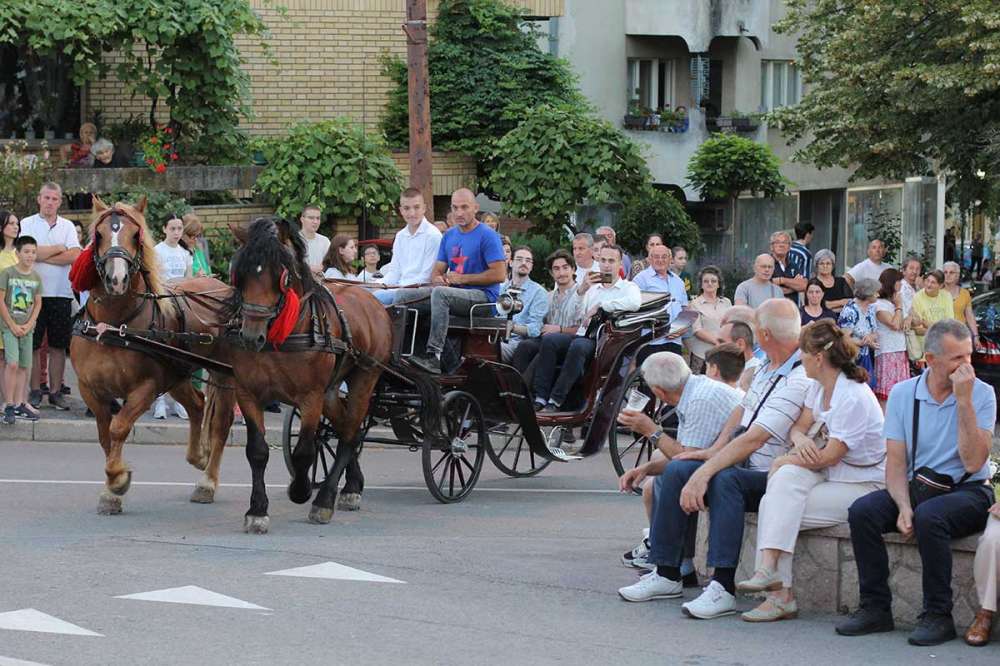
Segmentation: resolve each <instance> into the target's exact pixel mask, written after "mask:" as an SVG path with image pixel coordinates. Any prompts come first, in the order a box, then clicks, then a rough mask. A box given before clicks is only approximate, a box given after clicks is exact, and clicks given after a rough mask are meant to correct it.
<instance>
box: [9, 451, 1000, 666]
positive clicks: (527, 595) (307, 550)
mask: <svg viewBox="0 0 1000 666" xmlns="http://www.w3.org/2000/svg"><path fill="white" fill-rule="evenodd" d="M126 453H127V459H128V460H129V461H130V462H131V464H132V467H133V469H134V470H135V476H134V483H133V486H132V489H131V490H130V492H129V494H128V496H127V498H126V502H125V513H124V514H122V515H120V516H111V517H109V516H99V515H97V514H96V512H95V507H96V502H97V495H98V492H99V490H100V484H101V482H102V477H103V473H102V466H103V455H102V454H101V452H100V450H99V447H97V446H96V445H81V444H48V443H41V442H10V441H2V440H0V571H2V576H0V626H4V623H5V622H6V624H7V625H10V624H11V623H12V622H14V621H17V620H20V621H23V622H25V623H27V624H28V625H30V624H31V622H32V621H34V620H36V619H37V618H38V617H44V616H40V615H38V614H37V613H30V612H28V611H26V609H35V610H36V611H38V612H40V613H44V614H46V615H49V616H53V617H55V618H58V619H59V620H62V621H64V622H68V623H72V625H75V626H77V627H80V628H82V629H85V630H87V631H89V632H93V633H96V634H100V636H91V635H87V636H84V635H65V634H53V633H39V632H32V631H24V630H14V629H2V628H0V666H5V665H7V664H17V663H19V662H18V661H15V660H23V661H29V662H35V663H41V664H49V665H52V666H55V665H63V664H72V665H90V664H95V665H97V664H111V663H114V664H130V665H131V664H196V663H197V664H309V663H325V664H358V663H361V664H390V663H392V664H505V665H510V664H536V663H538V664H543V663H544V664H549V663H573V664H610V663H616V664H617V663H622V664H647V663H648V664H683V665H685V666H694V665H698V664H768V665H770V664H796V665H799V666H800V665H801V664H802V663H809V664H810V666H812V665H815V664H833V663H836V664H855V663H869V664H870V663H877V664H896V663H899V664H902V663H906V664H911V665H912V664H919V663H947V664H997V663H1000V646H990V647H987V648H985V649H979V650H977V649H973V648H969V647H967V646H965V645H964V644H963V643H960V642H958V641H955V642H952V643H951V644H948V645H945V646H941V647H938V648H934V649H926V648H913V647H910V646H908V645H907V644H906V642H905V633H904V632H902V631H899V632H896V633H895V634H889V635H885V634H882V635H878V636H875V637H869V638H856V639H848V638H842V637H838V636H836V635H835V634H834V633H833V622H834V621H835V620H836V618H834V617H829V616H819V615H811V614H804V615H803V616H802V617H801V618H800V619H798V620H795V621H790V622H784V623H779V624H774V625H765V626H759V625H757V626H755V625H749V624H746V623H743V622H741V621H740V620H739V619H738V617H728V618H723V619H718V620H714V621H707V622H706V621H698V620H691V619H687V618H684V617H682V616H681V614H680V610H679V606H680V602H679V601H658V602H651V603H646V604H627V603H625V602H623V601H621V600H620V598H619V597H618V595H617V593H616V590H617V588H618V587H619V586H621V585H624V584H628V583H630V582H632V581H634V580H635V574H634V573H633V571H632V570H629V569H625V568H624V567H622V566H621V565H620V564H619V563H618V556H619V554H620V553H621V552H622V551H624V550H625V549H626V548H628V547H630V546H631V545H633V543H634V542H635V541H636V540H637V536H638V535H639V531H640V529H641V527H642V526H643V516H642V511H641V506H640V504H639V502H638V500H637V498H634V497H626V496H621V495H619V494H617V493H615V492H613V484H614V478H613V474H612V471H611V466H610V461H609V460H608V459H607V458H606V457H603V456H599V457H598V458H597V459H592V460H586V461H581V462H575V463H569V464H563V465H552V466H550V468H549V469H547V470H545V471H544V472H543V473H542V475H541V476H539V477H537V478H534V479H525V480H508V479H505V478H501V476H500V475H499V474H498V473H497V472H496V471H495V470H493V469H492V468H491V467H490V466H489V462H488V461H487V462H486V464H485V466H484V472H483V478H482V480H481V481H480V484H479V486H478V487H477V489H476V491H475V492H474V493H473V495H472V496H471V497H470V498H468V499H467V500H466V501H465V502H463V503H460V504H456V505H450V506H444V505H441V504H438V503H437V502H435V501H434V500H433V499H432V498H431V497H430V495H429V493H428V492H427V490H426V489H425V488H424V487H423V481H422V476H421V472H420V465H419V457H418V455H417V454H411V453H409V452H407V451H405V450H388V451H367V452H366V453H365V457H364V460H363V464H364V469H365V471H366V475H367V482H368V487H367V489H366V492H365V499H364V504H363V507H362V510H361V511H360V512H358V513H337V514H336V515H335V517H334V521H333V522H332V523H331V524H330V525H327V526H317V525H312V524H309V523H308V522H307V521H306V520H305V518H306V514H307V510H308V506H297V505H293V504H291V503H290V502H289V501H288V499H287V498H286V497H285V493H284V484H285V482H286V480H287V477H286V474H285V471H284V469H283V464H282V461H281V458H280V452H278V451H274V452H272V454H273V455H272V458H271V466H270V469H269V473H268V481H269V483H270V484H274V485H273V487H271V488H269V494H270V497H271V532H270V534H268V535H265V536H250V535H247V534H244V533H243V531H242V517H243V513H244V512H245V510H246V506H247V499H248V494H249V488H248V486H247V485H246V484H247V481H248V479H249V471H248V468H247V465H246V461H245V460H244V458H243V450H242V449H238V448H236V449H229V450H228V451H227V458H226V460H225V462H224V465H223V473H222V480H223V483H224V484H232V485H225V486H224V487H223V488H221V489H220V492H219V495H218V500H217V502H216V503H215V504H213V505H207V506H205V505H194V504H190V503H189V502H188V499H187V498H188V495H189V493H190V490H191V488H192V487H193V484H194V482H195V481H196V480H197V478H198V476H199V475H198V473H197V472H196V471H195V470H193V469H191V468H189V467H188V466H187V465H186V464H185V463H184V460H183V449H182V448H181V447H177V446H152V445H151V446H133V447H131V448H130V449H128V450H127V452H126ZM326 562H335V563H337V564H339V565H344V566H346V567H352V568H354V569H358V570H362V571H364V572H368V573H370V574H376V575H378V576H383V577H389V578H392V579H396V580H399V581H403V582H404V584H398V583H389V582H373V581H366V580H343V579H322V578H304V577H288V576H273V575H265V574H267V573H269V572H275V571H279V570H286V569H291V568H297V567H306V566H312V565H319V564H323V563H326ZM188 586H196V587H197V588H201V589H202V590H207V591H210V592H201V593H198V591H197V590H194V591H193V592H192V591H191V590H190V589H189V590H188V592H189V593H191V594H195V593H197V594H201V595H202V596H204V595H206V594H210V593H215V594H218V595H226V596H227V597H231V598H233V599H235V600H239V602H245V603H246V604H253V605H256V606H259V607H261V608H260V609H253V608H232V607H219V606H209V605H191V604H180V603H163V602H157V601H147V600H136V599H122V598H117V597H120V596H126V595H134V594H139V593H146V592H152V591H160V590H171V589H174V588H187V587H188ZM692 596H694V593H693V592H692V591H689V593H688V597H689V598H690V597H692ZM228 603H230V604H236V605H239V603H238V602H237V601H229V602H228ZM753 603H754V602H753V600H751V599H744V600H742V605H743V606H744V607H750V606H752V605H753ZM18 611H22V612H21V613H18Z"/></svg>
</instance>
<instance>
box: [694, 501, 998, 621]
mask: <svg viewBox="0 0 1000 666" xmlns="http://www.w3.org/2000/svg"><path fill="white" fill-rule="evenodd" d="M707 518H708V514H707V513H702V514H701V515H700V516H699V519H698V540H697V548H696V553H695V567H696V568H697V570H698V573H699V575H702V576H706V574H707V569H708V568H707V566H706V564H705V562H706V557H707V555H708V520H707ZM978 540H979V536H978V535H974V536H970V537H966V538H964V539H956V540H955V541H954V542H952V546H951V549H952V583H951V585H952V590H954V592H955V609H954V617H955V625H956V627H957V629H958V631H959V633H960V634H962V633H963V632H965V630H966V629H967V628H968V626H969V624H970V623H971V622H972V618H973V616H974V615H975V613H976V611H977V610H978V609H979V599H978V597H977V596H976V585H975V581H974V580H973V576H972V563H973V559H974V558H975V555H976V545H977V544H978ZM885 541H886V545H887V547H888V551H889V571H890V574H889V585H890V588H891V589H892V614H893V617H894V618H895V619H896V623H897V625H899V626H901V627H912V626H913V625H914V624H915V623H916V621H917V615H918V614H919V613H920V611H921V609H922V607H923V591H922V590H923V586H922V583H921V573H920V572H921V563H920V553H919V552H918V550H917V546H916V543H915V542H907V541H905V540H904V539H903V538H902V537H901V536H900V535H898V534H886V535H885ZM756 548H757V514H755V513H748V514H747V516H746V524H745V530H744V535H743V548H742V551H741V553H740V564H739V568H738V569H737V572H736V580H738V581H740V580H746V579H747V578H750V577H751V576H752V575H753V567H754V560H755V557H756ZM793 574H794V583H793V589H794V592H795V598H796V600H797V601H798V605H799V609H800V610H803V611H816V612H821V613H847V612H848V611H852V610H854V609H856V608H857V607H858V569H857V566H856V565H855V563H854V551H853V549H852V548H851V532H850V529H849V528H848V526H847V525H846V524H845V525H838V526H836V527H828V528H823V529H816V530H807V531H805V532H800V533H799V540H798V542H797V543H796V546H795V564H794V568H793ZM993 637H994V638H1000V622H997V623H994V625H993Z"/></svg>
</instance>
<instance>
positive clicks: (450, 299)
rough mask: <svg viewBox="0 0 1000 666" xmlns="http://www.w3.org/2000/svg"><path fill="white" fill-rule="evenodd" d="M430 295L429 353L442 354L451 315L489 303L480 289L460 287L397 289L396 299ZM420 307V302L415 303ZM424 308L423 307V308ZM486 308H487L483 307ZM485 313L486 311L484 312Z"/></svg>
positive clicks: (460, 313)
mask: <svg viewBox="0 0 1000 666" xmlns="http://www.w3.org/2000/svg"><path fill="white" fill-rule="evenodd" d="M428 296H430V299H431V301H430V313H431V331H430V335H429V336H428V338H427V353H428V354H440V353H441V350H442V349H444V340H445V338H447V337H448V320H449V318H450V316H451V315H453V314H454V315H459V316H462V317H467V316H469V310H470V309H471V308H472V306H473V305H476V304H478V303H489V302H490V301H489V300H488V299H487V298H486V294H485V293H483V292H482V291H481V290H479V289H461V288H459V287H420V288H419V289H397V290H396V301H397V302H402V301H413V300H417V299H421V298H427V297H428ZM415 305H416V307H420V305H419V304H415ZM421 309H423V308H421ZM483 309H484V310H485V308H483ZM484 314H485V313H484Z"/></svg>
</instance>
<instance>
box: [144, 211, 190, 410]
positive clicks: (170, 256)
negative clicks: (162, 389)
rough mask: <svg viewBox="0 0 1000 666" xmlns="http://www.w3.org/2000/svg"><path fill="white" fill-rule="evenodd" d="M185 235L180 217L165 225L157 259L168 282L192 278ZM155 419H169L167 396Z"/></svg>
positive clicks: (159, 401)
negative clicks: (183, 245) (185, 247)
mask: <svg viewBox="0 0 1000 666" xmlns="http://www.w3.org/2000/svg"><path fill="white" fill-rule="evenodd" d="M183 235H184V222H183V221H181V219H180V218H179V217H176V216H174V217H171V218H170V219H169V220H167V223H166V224H165V225H163V236H164V238H163V240H162V241H161V242H159V243H157V244H156V247H155V248H154V249H155V250H156V258H157V260H158V261H159V262H160V275H161V276H162V277H163V279H165V280H167V281H173V280H181V279H183V278H186V277H191V265H192V260H191V253H189V252H188V251H187V250H185V249H184V248H183V247H182V246H181V244H180V241H181V236H183ZM171 402H172V403H173V406H174V413H175V414H177V416H178V417H179V418H182V419H186V418H187V417H188V415H187V411H186V410H185V409H184V407H183V406H182V405H181V404H180V403H179V402H174V401H173V400H171ZM153 418H154V419H165V418H167V396H166V394H164V395H161V396H158V397H157V398H156V402H154V403H153Z"/></svg>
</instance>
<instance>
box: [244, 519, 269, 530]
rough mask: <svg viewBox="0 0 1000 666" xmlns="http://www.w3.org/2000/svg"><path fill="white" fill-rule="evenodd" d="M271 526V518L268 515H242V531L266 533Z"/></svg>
mask: <svg viewBox="0 0 1000 666" xmlns="http://www.w3.org/2000/svg"><path fill="white" fill-rule="evenodd" d="M270 527H271V519H270V518H269V517H268V516H244V517H243V531H244V532H246V533H247V534H267V530H268V528H270Z"/></svg>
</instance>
